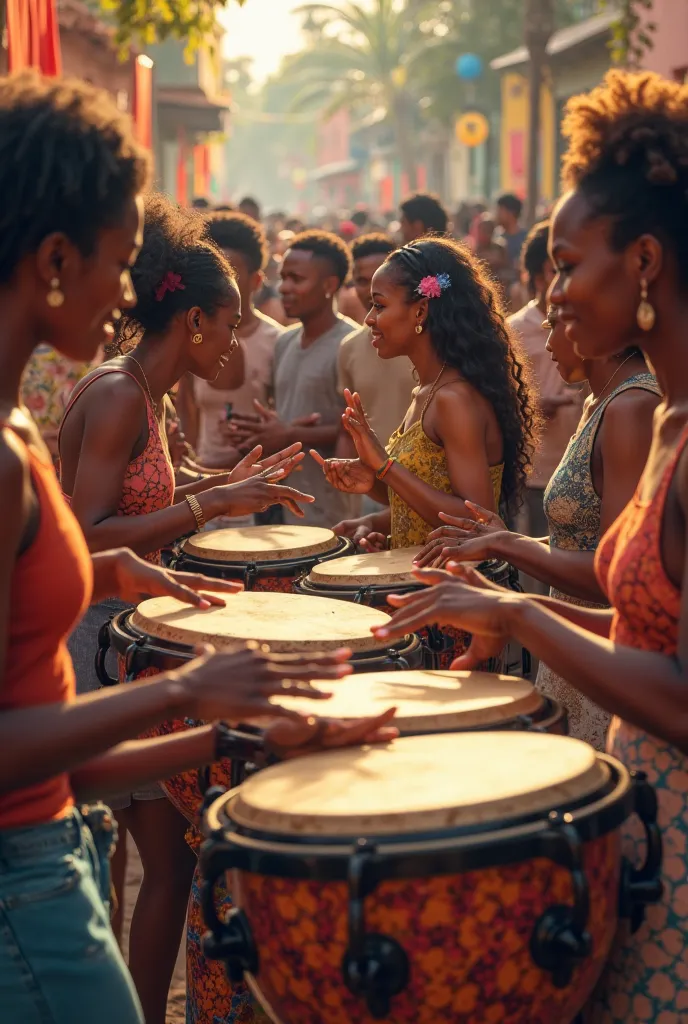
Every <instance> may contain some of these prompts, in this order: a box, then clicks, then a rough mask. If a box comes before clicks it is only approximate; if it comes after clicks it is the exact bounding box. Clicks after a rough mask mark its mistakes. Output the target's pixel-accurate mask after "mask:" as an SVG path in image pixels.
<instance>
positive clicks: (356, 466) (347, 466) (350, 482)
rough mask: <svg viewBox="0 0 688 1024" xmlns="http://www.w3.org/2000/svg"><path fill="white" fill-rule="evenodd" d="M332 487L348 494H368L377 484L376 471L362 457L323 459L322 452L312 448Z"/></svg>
mask: <svg viewBox="0 0 688 1024" xmlns="http://www.w3.org/2000/svg"><path fill="white" fill-rule="evenodd" d="M310 454H311V457H312V458H313V459H314V460H315V462H317V463H318V465H319V466H320V468H321V469H322V471H323V473H324V474H325V478H326V480H327V482H328V484H330V485H331V486H332V487H335V488H336V489H337V490H338V491H344V492H345V493H346V494H367V493H368V491H370V490H371V489H372V487H373V486H374V485H375V473H374V472H373V470H372V469H370V468H369V467H368V466H364V465H363V463H362V462H361V460H360V459H323V457H322V455H321V454H320V452H316V451H315V449H314V448H311V450H310Z"/></svg>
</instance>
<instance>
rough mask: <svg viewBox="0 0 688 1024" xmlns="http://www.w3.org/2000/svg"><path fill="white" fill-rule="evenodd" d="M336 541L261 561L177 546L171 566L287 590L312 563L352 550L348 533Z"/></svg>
mask: <svg viewBox="0 0 688 1024" xmlns="http://www.w3.org/2000/svg"><path fill="white" fill-rule="evenodd" d="M337 541H338V544H337V547H336V548H335V549H333V550H332V551H326V552H324V553H322V554H319V555H303V556H299V557H295V558H286V559H274V560H270V561H264V562H237V561H233V562H221V561H218V560H217V559H211V558H201V557H199V556H198V555H192V554H190V553H189V552H186V551H183V550H180V551H179V552H178V553H177V554H176V555H175V557H174V559H173V563H172V568H174V569H177V570H178V571H180V572H197V573H201V574H202V575H204V576H211V577H213V579H222V580H236V581H237V582H239V583H243V585H244V588H245V589H246V590H266V591H272V592H273V593H279V594H291V593H292V585H293V583H294V581H295V580H297V579H299V578H300V577H301V576H303V575H304V574H306V575H307V574H308V573H309V572H310V571H311V569H312V568H313V567H314V566H315V565H318V564H319V563H320V562H329V561H330V560H331V559H333V558H344V557H345V556H347V555H352V554H354V552H355V550H356V549H355V546H354V543H353V541H351V540H350V539H349V538H348V537H338V538H337Z"/></svg>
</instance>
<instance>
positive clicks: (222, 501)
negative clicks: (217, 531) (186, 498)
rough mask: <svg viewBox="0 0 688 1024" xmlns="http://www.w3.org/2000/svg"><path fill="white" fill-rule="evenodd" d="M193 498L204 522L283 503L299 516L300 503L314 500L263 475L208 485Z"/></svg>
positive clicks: (245, 514)
mask: <svg viewBox="0 0 688 1024" xmlns="http://www.w3.org/2000/svg"><path fill="white" fill-rule="evenodd" d="M197 497H198V501H199V503H200V505H201V508H202V509H203V514H204V515H205V518H206V520H208V521H209V520H210V519H214V518H215V517H216V516H220V515H225V516H247V515H251V514H252V513H253V512H263V511H264V510H265V509H266V508H269V507H270V506H271V505H284V506H285V508H288V509H289V511H290V512H293V513H294V515H297V516H301V517H303V512H302V511H301V508H300V505H302V504H309V505H310V504H311V503H312V502H314V501H315V498H314V497H313V495H312V494H303V493H302V492H301V491H297V490H296V489H295V488H294V487H287V486H285V485H283V484H272V483H270V481H269V479H266V478H265V477H263V476H254V477H251V478H250V479H248V480H242V481H241V483H238V484H223V485H222V486H221V487H212V488H210V490H207V491H202V492H201V493H200V494H199V495H198V496H197Z"/></svg>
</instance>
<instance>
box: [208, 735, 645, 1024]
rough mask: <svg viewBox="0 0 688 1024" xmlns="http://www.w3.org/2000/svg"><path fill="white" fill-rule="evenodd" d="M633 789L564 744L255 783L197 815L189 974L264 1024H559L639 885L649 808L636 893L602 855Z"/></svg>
mask: <svg viewBox="0 0 688 1024" xmlns="http://www.w3.org/2000/svg"><path fill="white" fill-rule="evenodd" d="M648 789H649V787H648V786H647V783H645V782H643V781H640V780H638V781H635V780H633V779H632V778H631V776H630V775H629V773H628V772H627V771H626V769H625V768H624V767H623V766H622V765H621V764H620V763H619V762H617V761H615V760H614V759H613V758H611V757H608V756H606V755H602V754H597V753H596V752H595V751H594V750H593V749H592V748H591V747H589V746H588V745H587V744H584V743H582V742H580V741H579V740H574V739H570V738H568V737H563V736H554V735H548V734H544V733H542V734H540V733H535V732H525V731H524V732H474V733H470V732H469V733H463V734H460V735H456V734H455V735H447V734H445V735H432V736H414V737H407V738H402V739H400V740H398V741H396V742H394V743H392V744H389V745H387V746H371V747H363V748H355V749H346V750H341V751H336V752H329V753H327V754H322V755H316V756H312V757H307V758H303V759H301V760H297V761H291V762H288V763H286V764H282V765H278V766H276V767H272V768H268V769H267V770H265V771H263V772H260V773H258V774H256V775H254V776H253V777H251V778H250V779H248V780H247V781H246V782H245V783H244V784H243V785H242V786H241V787H239V788H238V789H236V790H234V791H233V792H230V793H228V794H225V795H224V796H223V797H221V798H219V799H218V800H216V801H215V802H214V804H213V805H212V806H211V807H210V809H209V810H208V812H207V813H206V816H205V822H204V829H205V832H206V835H207V836H208V837H209V838H208V841H207V842H206V844H205V845H204V847H203V850H202V853H201V869H202V871H203V873H204V876H205V878H206V886H205V890H204V913H205V915H206V922H207V924H208V926H209V928H210V935H209V937H208V939H207V940H206V946H205V949H206V955H207V956H211V957H218V958H220V959H224V960H225V961H226V963H227V966H228V970H229V972H230V975H231V976H232V977H233V978H235V979H236V978H240V977H242V976H244V977H245V979H246V981H247V983H248V984H249V986H250V988H251V989H252V991H253V992H254V993H255V995H256V996H257V998H258V999H259V1000H260V1002H261V1004H262V1005H263V1007H264V1009H265V1010H266V1012H267V1013H268V1014H269V1016H270V1018H271V1020H272V1021H274V1022H275V1024H351V1022H352V1021H355V1022H356V1024H373V1022H374V1021H378V1020H385V1021H389V1022H392V1024H438V1022H440V1021H441V1022H442V1024H570V1022H571V1021H573V1020H574V1018H575V1017H576V1015H577V1014H578V1012H579V1011H580V1010H581V1008H582V1007H583V1005H584V1004H585V1002H586V1000H587V999H588V997H589V995H590V993H591V992H592V989H593V987H594V985H595V983H596V981H597V979H598V978H599V976H600V973H601V971H602V969H603V967H604V964H605V960H606V959H607V956H608V954H609V951H610V947H611V944H612V940H613V938H614V933H615V930H616V927H617V921H618V918H619V911H620V906H622V907H623V910H624V913H632V912H633V910H632V904H633V898H634V893H640V891H641V889H642V887H643V886H644V885H645V884H646V883H649V882H650V881H651V876H653V877H654V876H655V875H656V871H657V861H658V846H657V838H656V827H655V825H654V824H652V822H651V818H652V814H651V809H650V813H646V828H647V831H648V836H649V837H650V838H651V842H650V843H649V846H650V852H649V855H648V863H647V865H646V868H645V874H644V876H643V881H642V885H641V886H640V888H638V886H637V885H636V883H637V882H638V881H639V879H638V878H637V877H635V876H634V877H633V878H632V877H631V876H630V875H629V873H628V871H627V869H626V867H625V866H624V865H623V864H622V857H621V852H620V835H619V831H620V825H621V823H622V822H623V820H624V819H625V818H627V817H628V816H629V815H630V814H632V813H633V811H634V810H636V809H638V808H643V809H644V813H645V812H647V808H648V805H649V804H651V800H648ZM649 793H650V796H652V791H651V790H649ZM225 880H226V884H227V886H228V888H229V889H230V891H231V892H232V897H233V901H234V903H235V905H236V907H235V909H234V910H233V911H232V912H231V913H230V914H229V916H228V917H227V918H226V919H225V920H220V918H219V917H218V916H217V915H216V914H215V909H214V902H213V896H214V887H215V885H216V883H218V882H222V883H224V882H225ZM634 886H636V888H634ZM651 889H652V886H651V885H650V886H649V889H647V888H646V889H642V891H643V893H644V895H643V896H642V898H644V899H646V898H648V892H649V891H650V890H651ZM620 892H621V903H620ZM650 898H651V897H650Z"/></svg>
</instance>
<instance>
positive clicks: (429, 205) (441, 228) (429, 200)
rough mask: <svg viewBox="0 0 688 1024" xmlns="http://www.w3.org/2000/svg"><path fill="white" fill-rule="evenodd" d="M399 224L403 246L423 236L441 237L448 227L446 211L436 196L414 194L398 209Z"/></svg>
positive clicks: (424, 193) (423, 193) (422, 193)
mask: <svg viewBox="0 0 688 1024" xmlns="http://www.w3.org/2000/svg"><path fill="white" fill-rule="evenodd" d="M399 209H400V217H399V224H400V229H401V237H402V239H403V241H404V244H408V243H409V242H414V241H415V240H416V239H417V238H423V237H424V236H425V235H433V234H434V235H443V234H445V233H446V231H447V229H448V227H449V217H448V215H447V211H446V210H445V208H444V206H442V203H441V201H440V199H439V197H438V196H435V195H431V194H430V193H429V192H416V193H415V194H414V195H412V196H409V198H408V199H405V200H404V202H403V203H402V204H401V206H400V207H399Z"/></svg>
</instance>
